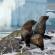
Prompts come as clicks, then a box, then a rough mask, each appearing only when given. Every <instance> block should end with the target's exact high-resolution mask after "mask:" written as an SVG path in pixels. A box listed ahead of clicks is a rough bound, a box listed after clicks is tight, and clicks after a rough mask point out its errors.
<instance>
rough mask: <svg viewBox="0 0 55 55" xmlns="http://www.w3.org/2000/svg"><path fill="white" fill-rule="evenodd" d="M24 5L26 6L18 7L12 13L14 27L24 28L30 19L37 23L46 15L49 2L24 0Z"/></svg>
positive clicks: (44, 0) (45, 0)
mask: <svg viewBox="0 0 55 55" xmlns="http://www.w3.org/2000/svg"><path fill="white" fill-rule="evenodd" d="M22 3H24V5H22V6H20V7H18V8H17V9H16V10H15V11H13V13H12V26H16V25H19V26H22V25H23V24H24V23H25V22H26V21H27V20H30V19H34V20H36V21H37V20H38V18H39V17H40V16H42V15H45V13H46V9H47V0H41V1H40V0H24V1H22ZM20 4H21V2H20Z"/></svg>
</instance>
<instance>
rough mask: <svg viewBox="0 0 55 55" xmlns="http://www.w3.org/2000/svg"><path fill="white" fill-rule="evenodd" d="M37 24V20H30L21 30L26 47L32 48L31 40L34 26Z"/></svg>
mask: <svg viewBox="0 0 55 55" xmlns="http://www.w3.org/2000/svg"><path fill="white" fill-rule="evenodd" d="M35 23H36V21H35V20H29V21H27V22H26V23H25V24H24V25H23V27H22V29H21V37H22V40H24V41H25V43H26V46H30V38H31V36H32V26H33V25H35Z"/></svg>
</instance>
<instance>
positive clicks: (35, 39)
mask: <svg viewBox="0 0 55 55" xmlns="http://www.w3.org/2000/svg"><path fill="white" fill-rule="evenodd" d="M47 19H48V16H41V17H40V19H39V22H38V23H37V24H36V26H35V29H34V35H32V37H31V42H32V43H33V44H35V45H36V46H38V47H39V48H40V49H41V50H44V42H43V37H44V33H45V30H46V21H47Z"/></svg>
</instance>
